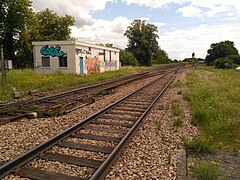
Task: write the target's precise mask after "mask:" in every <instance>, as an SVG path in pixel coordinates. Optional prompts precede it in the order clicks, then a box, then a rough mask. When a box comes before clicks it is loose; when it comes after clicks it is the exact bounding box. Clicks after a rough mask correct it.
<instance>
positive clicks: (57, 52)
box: [40, 45, 65, 57]
mask: <svg viewBox="0 0 240 180" xmlns="http://www.w3.org/2000/svg"><path fill="white" fill-rule="evenodd" d="M40 53H41V55H43V56H52V57H55V56H57V57H61V56H64V55H65V53H64V52H63V51H61V47H60V46H55V47H54V46H51V47H49V46H48V45H46V46H44V47H42V48H41V50H40Z"/></svg>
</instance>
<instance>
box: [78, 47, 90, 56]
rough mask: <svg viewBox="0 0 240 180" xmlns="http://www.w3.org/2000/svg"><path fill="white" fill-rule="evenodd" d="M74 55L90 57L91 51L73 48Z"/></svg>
mask: <svg viewBox="0 0 240 180" xmlns="http://www.w3.org/2000/svg"><path fill="white" fill-rule="evenodd" d="M75 53H76V54H77V55H78V54H86V55H91V51H88V50H85V49H80V48H75Z"/></svg>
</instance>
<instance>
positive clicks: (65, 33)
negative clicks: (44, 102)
mask: <svg viewBox="0 0 240 180" xmlns="http://www.w3.org/2000/svg"><path fill="white" fill-rule="evenodd" d="M0 1H1V3H0V44H3V49H4V58H5V59H11V60H13V65H14V67H16V68H20V67H21V68H23V67H32V66H33V57H32V44H31V43H32V42H33V41H44V40H45V41H52V40H68V39H70V26H72V25H74V18H73V17H72V16H69V15H66V16H64V17H61V16H58V15H57V14H56V13H55V12H54V11H52V10H49V9H46V10H44V11H41V12H37V13H35V12H34V11H33V9H32V2H31V1H30V0H17V1H16V0H0Z"/></svg>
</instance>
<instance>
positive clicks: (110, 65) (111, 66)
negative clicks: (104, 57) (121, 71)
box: [105, 61, 117, 70]
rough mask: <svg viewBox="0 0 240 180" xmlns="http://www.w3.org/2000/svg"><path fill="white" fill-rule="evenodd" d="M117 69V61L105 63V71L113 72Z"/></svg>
mask: <svg viewBox="0 0 240 180" xmlns="http://www.w3.org/2000/svg"><path fill="white" fill-rule="evenodd" d="M116 68H117V61H111V62H105V69H108V70H113V69H116Z"/></svg>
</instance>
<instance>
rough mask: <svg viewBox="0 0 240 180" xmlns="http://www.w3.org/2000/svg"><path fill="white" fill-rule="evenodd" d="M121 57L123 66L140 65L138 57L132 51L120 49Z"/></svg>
mask: <svg viewBox="0 0 240 180" xmlns="http://www.w3.org/2000/svg"><path fill="white" fill-rule="evenodd" d="M119 58H120V62H121V65H122V66H127V65H131V66H137V65H138V61H137V60H136V58H135V57H134V56H133V54H132V53H131V52H130V51H126V50H120V54H119Z"/></svg>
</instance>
